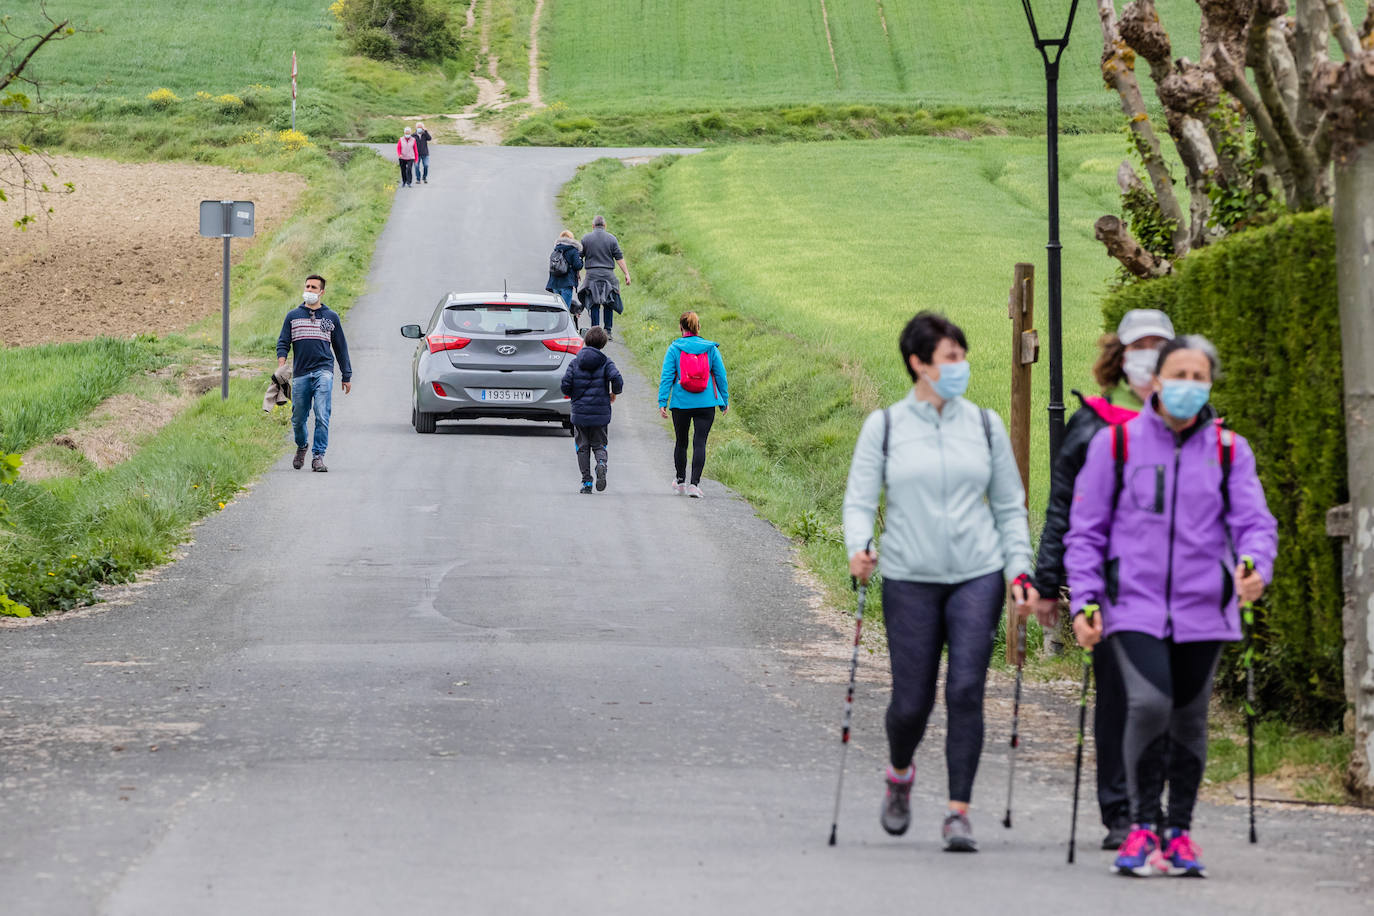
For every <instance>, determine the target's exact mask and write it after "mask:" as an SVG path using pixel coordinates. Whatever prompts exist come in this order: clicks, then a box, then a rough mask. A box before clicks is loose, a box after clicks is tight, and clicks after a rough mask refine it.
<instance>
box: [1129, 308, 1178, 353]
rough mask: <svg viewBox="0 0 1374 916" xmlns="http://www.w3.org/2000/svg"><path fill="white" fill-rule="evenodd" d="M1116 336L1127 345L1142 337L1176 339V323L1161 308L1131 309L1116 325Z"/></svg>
mask: <svg viewBox="0 0 1374 916" xmlns="http://www.w3.org/2000/svg"><path fill="white" fill-rule="evenodd" d="M1116 336H1117V337H1118V338H1119V339H1120V340H1121V342H1122V343H1123V344H1125V345H1126V346H1130V345H1131V344H1133V343H1135V342H1136V341H1137V340H1140V339H1141V338H1142V337H1163V338H1164V339H1165V340H1173V339H1174V323H1173V322H1172V321H1170V320H1169V316H1168V315H1166V314H1164V313H1163V312H1161V311H1160V310H1159V309H1131V310H1130V311H1129V312H1127V313H1126V314H1125V315H1123V316H1122V317H1121V323H1120V324H1118V325H1117V326H1116Z"/></svg>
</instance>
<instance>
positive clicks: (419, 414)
mask: <svg viewBox="0 0 1374 916" xmlns="http://www.w3.org/2000/svg"><path fill="white" fill-rule="evenodd" d="M435 425H436V422H435V417H434V414H432V413H424V412H423V411H416V412H415V431H416V432H417V433H432V432H434V429H435Z"/></svg>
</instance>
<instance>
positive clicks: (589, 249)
mask: <svg viewBox="0 0 1374 916" xmlns="http://www.w3.org/2000/svg"><path fill="white" fill-rule="evenodd" d="M582 258H583V260H584V262H585V264H586V268H587V275H586V277H585V278H584V280H583V283H582V289H581V298H582V304H583V305H585V306H587V307H588V308H590V309H591V311H592V324H599V325H601V326H602V327H604V328H605V329H606V339H607V340H614V339H615V335H614V334H613V333H612V332H611V326H612V325H613V324H615V317H614V315H615V313H616V312H623V311H624V310H625V304H624V303H623V302H622V301H621V299H620V283H619V281H617V280H616V276H615V269H616V268H617V267H619V268H620V272H621V273H622V274H624V275H625V285H626V286H629V285H630V268H628V267H626V266H625V252H623V251H621V250H620V240H619V239H617V238H616V237H615V236H613V235H611V234H610V233H609V232H607V231H606V217H604V216H595V217H593V218H592V231H591V232H588V233H587V234H586V235H584V236H582ZM603 309H604V310H605V313H606V316H605V323H604V324H603V323H602V317H601V313H602V310H603Z"/></svg>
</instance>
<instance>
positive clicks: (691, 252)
mask: <svg viewBox="0 0 1374 916" xmlns="http://www.w3.org/2000/svg"><path fill="white" fill-rule="evenodd" d="M1124 153H1125V148H1124V141H1122V140H1121V139H1119V138H1117V137H1072V138H1066V140H1065V141H1064V143H1063V144H1062V146H1061V158H1062V162H1061V165H1062V189H1061V195H1062V196H1061V206H1062V208H1063V212H1062V217H1061V218H1062V229H1061V235H1062V237H1063V242H1064V253H1063V259H1064V350H1065V359H1064V364H1065V388H1066V392H1067V390H1068V388H1070V387H1074V386H1079V387H1085V386H1089V385H1090V382H1091V379H1090V374H1089V372H1088V367H1089V364H1090V362H1091V357H1092V353H1093V348H1094V343H1095V341H1096V338H1097V336H1098V335H1099V333H1100V325H1101V317H1100V312H1099V310H1098V303H1099V301H1100V299H1101V297H1102V294H1103V293H1104V292H1105V291H1106V289H1107V285H1108V283H1109V282H1110V280H1111V278H1112V276H1113V272H1114V271H1113V268H1114V265H1115V262H1113V261H1112V260H1111V259H1110V258H1108V257H1107V255H1106V253H1105V252H1104V251H1103V249H1102V246H1101V245H1100V244H1099V243H1098V242H1097V241H1095V240H1094V239H1093V236H1092V223H1093V221H1094V220H1095V219H1096V218H1097V217H1099V216H1101V215H1102V214H1103V213H1107V212H1109V211H1112V210H1113V209H1114V208H1115V207H1116V206H1117V203H1118V202H1117V200H1116V189H1115V182H1114V181H1113V176H1114V174H1115V172H1116V168H1117V165H1118V164H1119V163H1120V161H1121V159H1122V158H1123V155H1124ZM1043 163H1044V156H1043V147H1042V145H1041V144H1040V143H1039V142H1037V141H1034V140H1027V139H1022V138H1014V137H995V138H984V139H979V140H974V141H959V140H951V139H943V138H912V139H896V140H883V141H873V142H850V143H836V144H794V145H787V146H782V147H774V148H759V147H736V148H733V149H729V150H718V151H713V152H709V153H703V154H701V155H698V156H692V157H688V158H686V159H683V160H682V161H680V162H678V163H677V164H676V165H674V166H673V167H672V168H671V169H668V170H667V171H666V172H665V174H664V177H663V183H662V188H661V191H660V195H659V198H658V204H659V208H660V211H661V214H662V218H663V221H664V223H665V224H666V225H668V226H671V227H672V230H673V232H674V234H675V236H676V237H677V238H678V239H679V240H680V243H681V246H682V250H683V253H684V255H685V256H686V257H687V259H688V260H689V261H690V262H692V263H693V264H695V265H697V266H698V267H699V268H700V269H701V271H702V273H703V275H704V276H705V278H706V279H707V280H708V281H709V282H710V284H711V286H712V287H713V289H714V290H715V292H716V293H717V294H719V295H720V297H721V298H722V299H724V300H725V301H726V302H727V303H728V304H729V305H730V306H731V307H732V308H734V309H735V310H737V311H738V312H740V313H741V314H743V315H747V316H749V317H751V318H755V319H758V320H761V321H763V322H766V323H767V324H768V325H770V326H772V327H775V328H782V329H786V330H787V331H788V332H790V333H792V334H795V335H797V337H799V338H801V339H802V340H804V341H807V342H809V343H810V344H812V345H815V346H818V347H821V348H824V349H825V350H827V351H829V352H830V353H831V354H833V355H835V356H836V358H838V359H841V360H843V361H846V362H851V363H857V364H858V365H859V366H861V367H862V371H863V372H864V373H865V374H867V375H868V376H870V377H871V379H872V381H873V382H875V383H876V385H877V387H878V391H879V394H880V397H881V399H882V400H883V401H884V402H887V401H892V400H896V399H897V398H898V397H900V396H901V394H902V392H903V391H904V390H906V388H907V387H908V386H909V384H910V382H909V380H908V378H907V376H906V372H905V370H904V369H903V367H902V365H901V360H900V358H899V356H898V355H897V345H896V340H897V332H898V331H899V330H900V328H901V326H902V324H903V323H904V322H905V321H906V320H907V319H908V318H910V317H911V315H912V314H914V313H915V312H916V311H917V310H919V309H924V308H930V309H937V310H939V311H943V312H945V313H947V314H948V315H949V316H950V317H951V318H952V319H953V320H954V321H956V322H958V323H960V324H961V325H962V326H963V327H964V328H965V330H966V331H967V332H968V335H969V338H970V344H971V345H972V351H973V352H972V353H971V355H970V361H971V362H972V364H973V380H972V382H971V385H970V397H972V398H973V399H974V400H976V401H978V402H979V403H982V404H986V405H988V406H991V407H994V408H996V409H997V410H998V411H1000V412H1002V413H1003V414H1004V415H1005V412H1006V405H1007V401H1008V397H1009V394H1008V391H1009V384H1010V382H1009V369H1008V366H1009V360H1010V356H1009V350H1010V337H1011V330H1010V321H1009V319H1008V318H1007V291H1008V288H1009V287H1010V286H1011V272H1012V265H1013V264H1014V263H1015V262H1017V261H1030V262H1032V263H1034V264H1035V265H1036V270H1037V273H1036V289H1037V305H1036V319H1037V320H1036V324H1037V326H1038V327H1039V328H1040V330H1041V332H1042V335H1043V334H1044V330H1045V317H1046V294H1045V288H1046V287H1045V279H1046V274H1045V270H1046V268H1045V248H1044V245H1045V239H1046V221H1045V212H1046V210H1045V208H1046V200H1045V177H1044V173H1043V168H1044V166H1043ZM1044 340H1045V338H1044V337H1043V336H1042V342H1043V341H1044ZM1046 364H1047V355H1046V354H1045V353H1044V352H1043V350H1042V362H1041V365H1040V366H1039V367H1037V370H1036V379H1035V382H1036V398H1035V404H1034V408H1033V411H1034V412H1033V417H1034V424H1035V425H1034V427H1033V437H1032V438H1033V442H1034V450H1033V453H1032V465H1033V466H1034V467H1044V466H1045V465H1046V463H1047V461H1048V451H1047V442H1046V436H1045V435H1044V434H1043V430H1044V422H1043V421H1044V417H1045V407H1046V405H1047V403H1048V382H1047V373H1046V371H1045V369H1046ZM1089 393H1091V391H1089ZM856 432H857V431H856ZM1045 484H1046V481H1045V480H1044V478H1043V475H1041V479H1039V480H1038V481H1037V482H1036V486H1035V491H1036V494H1037V495H1039V496H1040V498H1039V499H1033V502H1035V503H1038V504H1043V490H1044V486H1045Z"/></svg>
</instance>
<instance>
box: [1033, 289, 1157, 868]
mask: <svg viewBox="0 0 1374 916" xmlns="http://www.w3.org/2000/svg"><path fill="white" fill-rule="evenodd" d="M1173 338H1174V324H1173V322H1172V321H1170V320H1169V316H1168V315H1166V314H1164V313H1163V312H1161V311H1159V310H1158V309H1133V310H1132V311H1129V312H1127V313H1126V314H1125V316H1123V317H1122V319H1121V323H1120V324H1118V325H1117V326H1116V333H1115V334H1104V335H1103V336H1102V338H1101V340H1099V341H1098V354H1097V361H1096V362H1094V363H1093V377H1094V378H1095V379H1096V380H1097V384H1098V387H1099V388H1100V389H1101V395H1099V396H1093V397H1084V396H1083V395H1082V394H1080V393H1079V392H1077V391H1075V392H1074V394H1075V395H1077V396H1078V399H1079V400H1080V401H1081V402H1082V403H1083V406H1082V407H1081V408H1079V409H1078V410H1076V411H1074V414H1073V416H1072V417H1070V418H1069V422H1068V423H1067V424H1066V425H1065V427H1064V443H1063V445H1062V446H1060V449H1059V460H1058V461H1057V462H1055V465H1054V468H1053V470H1052V472H1051V475H1050V499H1049V504H1048V505H1047V506H1046V507H1045V527H1044V530H1043V531H1042V532H1041V535H1040V551H1039V554H1038V555H1037V556H1036V558H1035V587H1036V591H1038V592H1039V593H1040V600H1039V601H1038V602H1037V603H1036V605H1035V616H1036V618H1037V619H1038V620H1039V621H1040V625H1041V626H1043V627H1044V628H1045V631H1046V633H1048V634H1050V636H1051V641H1053V642H1060V634H1059V632H1058V630H1057V629H1056V625H1057V623H1058V620H1059V604H1060V596H1061V594H1064V593H1066V592H1067V585H1068V577H1067V575H1066V574H1065V572H1064V535H1065V534H1066V533H1067V532H1068V530H1069V507H1070V506H1071V505H1072V503H1073V488H1074V482H1075V480H1076V479H1077V477H1078V472H1079V471H1080V470H1082V468H1083V463H1084V462H1085V461H1086V460H1087V457H1088V443H1090V442H1091V441H1092V438H1093V436H1095V435H1096V434H1097V432H1098V430H1100V429H1103V428H1104V427H1106V426H1109V425H1112V424H1119V423H1125V422H1126V421H1128V420H1132V419H1135V416H1136V414H1138V413H1140V411H1141V410H1142V409H1143V408H1144V406H1145V403H1146V402H1147V401H1148V400H1149V398H1150V394H1151V382H1152V379H1153V377H1154V372H1155V364H1156V363H1157V362H1158V361H1159V350H1160V348H1161V347H1163V346H1164V344H1165V343H1167V342H1168V341H1170V340H1173ZM1092 659H1093V676H1094V678H1095V680H1096V682H1097V705H1096V707H1095V708H1094V711H1093V735H1094V738H1095V742H1096V746H1097V804H1098V808H1099V809H1100V810H1101V812H1102V824H1103V826H1104V827H1106V828H1107V836H1106V838H1105V839H1103V841H1102V848H1103V849H1116V848H1118V847H1119V846H1120V845H1121V844H1122V843H1123V842H1124V841H1125V839H1126V835H1127V834H1128V833H1130V829H1131V811H1130V798H1129V796H1128V795H1127V794H1126V764H1125V760H1124V758H1123V755H1122V749H1121V747H1122V738H1123V735H1124V734H1125V732H1124V729H1125V727H1126V686H1125V684H1124V683H1123V681H1122V680H1121V672H1120V670H1118V668H1117V663H1116V661H1115V656H1114V655H1113V653H1112V652H1110V651H1108V652H1094V653H1093V654H1092Z"/></svg>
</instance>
